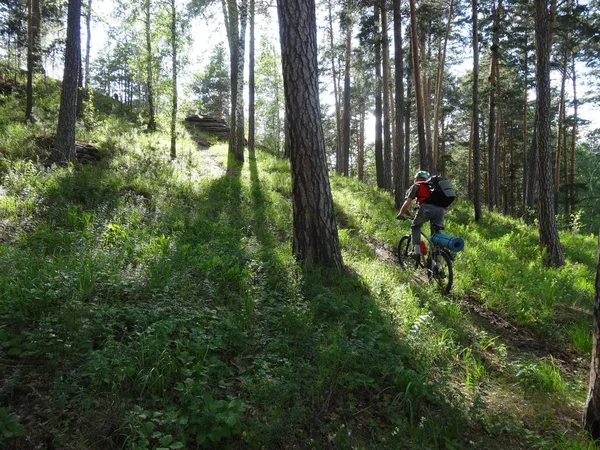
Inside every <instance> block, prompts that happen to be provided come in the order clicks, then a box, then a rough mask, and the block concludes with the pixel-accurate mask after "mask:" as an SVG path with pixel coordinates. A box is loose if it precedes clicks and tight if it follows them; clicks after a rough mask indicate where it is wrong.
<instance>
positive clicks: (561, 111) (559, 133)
mask: <svg viewBox="0 0 600 450" xmlns="http://www.w3.org/2000/svg"><path fill="white" fill-rule="evenodd" d="M567 61H568V53H567V47H566V46H565V49H564V53H563V60H562V64H561V72H562V73H561V83H560V97H559V100H558V124H557V130H556V153H555V159H554V208H555V210H556V213H557V214H558V212H559V207H558V205H559V196H560V159H561V157H562V145H563V133H566V130H565V117H566V114H565V88H566V84H567ZM564 151H565V152H566V151H567V149H566V148H564ZM565 213H566V211H565Z"/></svg>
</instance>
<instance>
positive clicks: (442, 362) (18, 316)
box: [0, 102, 596, 449]
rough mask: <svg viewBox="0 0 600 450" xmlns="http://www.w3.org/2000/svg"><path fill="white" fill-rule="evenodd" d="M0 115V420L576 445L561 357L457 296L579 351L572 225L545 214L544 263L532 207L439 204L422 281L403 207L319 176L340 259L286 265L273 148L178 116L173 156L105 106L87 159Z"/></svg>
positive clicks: (57, 439)
mask: <svg viewBox="0 0 600 450" xmlns="http://www.w3.org/2000/svg"><path fill="white" fill-rule="evenodd" d="M5 105H9V103H8V102H7V103H5ZM40 115H41V114H40ZM2 118H3V119H2ZM0 119H2V120H0V127H2V129H3V130H12V131H11V133H12V134H11V135H10V136H12V137H10V139H7V141H6V144H5V147H4V149H3V153H2V156H1V157H0V189H1V192H2V195H1V196H0V223H1V224H2V228H1V230H2V231H1V232H0V323H1V324H2V325H0V361H1V362H2V364H1V365H0V368H1V369H0V370H1V371H2V379H3V383H2V385H1V386H0V400H1V401H2V408H1V410H0V412H1V417H0V420H1V421H2V423H4V422H6V423H7V424H8V425H7V426H6V427H4V428H3V430H6V431H3V432H2V434H0V441H3V442H5V443H7V444H8V445H10V444H13V445H15V446H17V448H19V447H18V446H19V445H21V447H22V448H23V446H24V445H25V444H24V443H25V442H38V443H41V442H47V440H48V439H50V440H51V441H52V442H53V445H55V446H56V447H58V448H98V449H100V448H131V449H147V448H172V449H176V448H231V449H234V448H251V449H252V448H256V449H258V448H340V449H350V448H361V449H386V448H388V449H401V448H407V449H429V448H450V449H456V448H489V449H494V448H507V447H508V448H523V449H525V448H527V449H529V448H564V449H567V448H572V449H576V448H590V446H591V445H592V444H591V443H590V442H589V440H587V439H586V437H585V435H584V434H583V433H579V432H577V430H574V428H573V426H572V423H573V420H575V419H574V417H578V415H579V412H580V410H581V407H582V404H583V401H584V399H585V398H584V397H585V386H584V376H582V373H581V372H580V371H575V372H574V371H569V370H564V367H563V366H564V365H565V364H566V365H568V364H569V363H570V362H569V361H566V362H565V361H562V362H560V361H558V360H556V359H554V358H553V357H552V355H551V353H550V352H549V351H546V352H545V353H544V349H543V347H544V346H543V345H541V346H539V347H537V348H538V351H537V352H534V351H532V350H531V349H528V348H527V347H526V346H523V347H519V346H516V345H515V344H514V342H511V341H510V340H509V339H508V338H507V333H506V332H505V331H502V330H499V329H498V328H494V326H493V324H489V323H486V321H485V320H481V318H477V317H476V316H475V315H473V314H471V313H470V312H468V310H467V309H466V308H465V307H464V306H463V299H467V298H468V299H470V301H473V302H477V303H479V304H480V305H481V307H482V308H484V309H489V310H493V311H494V312H495V313H496V314H498V315H499V316H501V317H502V318H503V319H504V320H507V321H508V322H510V323H511V324H513V325H515V326H518V327H520V330H521V331H522V332H523V333H526V334H527V335H528V336H532V339H534V340H535V341H536V342H541V343H545V344H547V346H548V348H552V346H553V345H557V346H561V348H563V347H566V348H568V349H570V350H571V351H572V352H573V354H575V355H580V357H581V358H584V359H586V358H587V357H588V353H589V351H590V343H591V338H590V336H589V330H590V323H591V316H590V314H591V308H592V300H593V298H592V292H593V273H594V272H593V271H594V254H595V244H596V241H595V238H594V237H593V236H582V235H576V234H569V233H563V234H562V235H561V238H562V240H563V243H564V247H565V250H566V254H567V265H566V266H565V267H564V268H560V269H547V268H545V267H543V266H542V264H541V262H540V261H541V254H540V251H539V248H538V245H537V234H536V233H537V232H536V230H535V229H533V228H531V227H528V226H527V225H525V224H524V223H522V222H520V221H518V220H514V219H509V218H505V217H502V216H500V215H497V214H492V213H485V214H484V217H483V220H482V222H481V223H479V224H474V223H473V222H472V220H471V212H470V209H469V206H468V205H467V204H466V203H459V204H457V205H455V206H453V207H452V209H451V210H450V212H449V214H448V220H447V227H446V232H447V233H448V234H451V235H457V236H461V237H463V238H464V239H465V242H466V247H465V250H464V252H462V253H460V254H459V255H458V257H457V259H456V261H455V274H456V275H455V284H456V286H455V289H454V295H453V296H451V297H444V296H442V295H440V293H439V292H438V291H437V290H436V289H435V288H434V287H433V286H431V285H428V284H424V283H422V282H420V281H418V280H415V278H414V276H413V274H412V273H411V272H410V271H403V270H400V268H399V267H398V265H397V264H396V263H395V262H394V258H393V254H392V252H393V249H394V246H395V244H396V243H397V240H398V238H399V237H400V236H401V235H402V234H404V233H406V232H407V231H408V224H406V223H399V222H397V221H396V220H395V209H394V207H393V200H392V198H391V196H390V195H388V194H386V193H382V192H380V191H378V190H376V189H375V188H373V187H370V186H366V185H364V184H361V183H359V182H358V181H356V180H352V179H348V178H343V177H338V176H335V175H332V186H333V195H334V202H335V212H336V218H337V220H338V224H339V228H340V230H339V234H340V242H341V245H342V252H343V257H344V261H345V264H346V271H345V273H343V274H337V273H332V272H330V271H328V270H326V269H320V268H317V269H315V270H313V271H311V272H307V271H305V270H303V269H302V267H301V266H300V265H299V264H298V263H297V262H296V261H295V260H294V258H293V257H292V255H291V244H290V242H291V237H292V204H291V185H290V174H289V165H288V162H286V161H285V160H281V159H279V158H276V157H274V156H272V155H270V154H269V153H265V152H260V151H258V152H257V158H256V161H252V160H250V161H247V162H246V163H245V164H244V165H243V167H233V166H232V165H231V163H230V162H229V161H228V157H227V150H226V146H225V145H221V146H215V147H212V148H211V149H210V150H208V151H201V152H199V151H197V149H196V148H195V147H194V145H193V143H192V142H191V141H189V140H187V139H186V138H182V139H181V140H180V146H179V155H180V158H179V159H178V160H177V161H176V162H171V161H170V160H169V141H168V138H167V137H166V136H164V135H161V134H156V135H147V134H145V133H142V132H141V131H139V130H138V129H137V128H136V127H134V126H130V125H128V124H127V123H126V122H123V121H120V120H118V119H116V118H114V117H113V118H110V119H107V120H102V121H99V122H98V124H97V127H96V128H95V129H94V130H88V131H82V134H84V135H85V139H86V140H88V141H90V142H92V143H95V144H96V145H98V146H99V148H100V150H101V153H102V155H103V159H102V162H101V163H100V164H99V165H97V166H84V167H73V166H70V167H64V168H56V167H54V168H51V169H44V168H43V167H41V166H39V165H38V164H37V163H36V162H35V154H36V152H38V151H39V149H37V148H35V146H34V145H32V146H28V145H29V144H25V142H30V137H31V136H35V135H38V134H41V133H42V131H43V130H44V129H45V128H48V127H47V126H45V125H43V124H39V125H36V126H35V127H31V128H27V127H21V126H16V125H12V122H11V121H12V120H13V119H12V117H7V116H6V114H5V115H4V116H3V115H1V114H0ZM20 143H21V144H23V145H21V144H20ZM228 167H229V169H235V170H230V171H229V174H226V172H225V170H226V168H228ZM386 254H388V255H391V256H390V257H389V258H388V257H386V256H385V255H386ZM509 333H510V330H509ZM509 336H510V334H509ZM539 348H541V350H539ZM540 352H542V354H543V357H541V358H540ZM583 375H584V374H583ZM33 392H34V393H35V395H28V393H29V394H31V393H33ZM10 433H12V434H10ZM21 434H22V435H21ZM25 439H29V440H28V441H26V440H25Z"/></svg>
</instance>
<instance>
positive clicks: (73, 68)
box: [51, 0, 81, 162]
mask: <svg viewBox="0 0 600 450" xmlns="http://www.w3.org/2000/svg"><path fill="white" fill-rule="evenodd" d="M80 20H81V1H80V0H69V6H68V16H67V42H66V46H65V67H64V75H63V80H62V91H61V95H60V110H59V113H58V127H57V130H56V142H55V145H54V147H55V149H54V152H53V154H52V156H51V160H52V161H60V162H67V161H71V162H74V161H75V160H76V157H77V155H76V152H75V122H76V114H77V78H78V74H79V70H78V69H79V64H80V60H81V43H80V42H81V41H80V39H81V38H80Z"/></svg>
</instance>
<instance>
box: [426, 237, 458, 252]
mask: <svg viewBox="0 0 600 450" xmlns="http://www.w3.org/2000/svg"><path fill="white" fill-rule="evenodd" d="M431 242H433V243H434V244H435V245H439V246H440V247H445V248H447V249H449V250H452V251H453V252H460V251H461V250H462V249H463V248H465V241H464V240H463V238H459V237H453V236H447V235H445V234H442V233H435V234H434V235H432V236H431Z"/></svg>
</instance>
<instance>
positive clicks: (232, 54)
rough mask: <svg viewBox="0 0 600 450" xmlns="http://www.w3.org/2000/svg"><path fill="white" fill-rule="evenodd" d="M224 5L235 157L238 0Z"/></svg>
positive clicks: (231, 144) (223, 1) (223, 0)
mask: <svg viewBox="0 0 600 450" xmlns="http://www.w3.org/2000/svg"><path fill="white" fill-rule="evenodd" d="M221 5H222V7H223V20H224V23H225V29H226V30H227V41H228V43H229V67H230V69H229V78H230V84H231V85H230V88H231V111H230V114H229V117H230V119H229V147H228V153H229V156H231V157H233V158H234V159H235V157H236V151H237V145H236V139H237V126H236V116H237V101H238V93H237V90H238V51H239V47H238V39H239V14H238V7H237V2H236V0H221Z"/></svg>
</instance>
